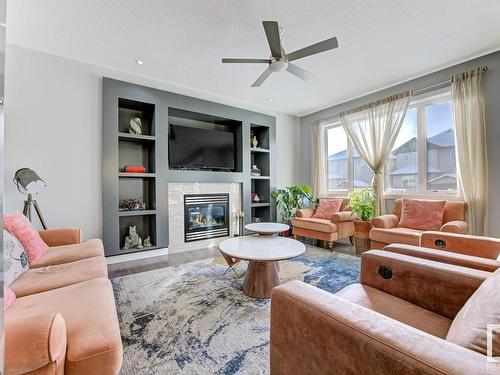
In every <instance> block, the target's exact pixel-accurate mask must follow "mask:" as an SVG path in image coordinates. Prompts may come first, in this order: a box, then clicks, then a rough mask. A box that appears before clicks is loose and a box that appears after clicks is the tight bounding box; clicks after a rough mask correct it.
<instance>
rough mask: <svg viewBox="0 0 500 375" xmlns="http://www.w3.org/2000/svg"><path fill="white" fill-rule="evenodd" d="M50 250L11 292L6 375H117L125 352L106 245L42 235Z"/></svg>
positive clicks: (65, 233)
mask: <svg viewBox="0 0 500 375" xmlns="http://www.w3.org/2000/svg"><path fill="white" fill-rule="evenodd" d="M40 235H41V237H42V239H43V240H44V241H45V242H46V243H47V244H48V245H49V246H50V248H49V250H48V252H47V253H46V254H45V255H44V256H43V257H42V258H40V259H39V260H38V261H37V262H36V263H33V264H31V265H30V270H29V271H27V272H25V273H24V274H22V275H21V276H19V277H18V278H17V279H16V280H15V281H14V282H13V283H12V284H10V286H9V287H10V288H11V289H12V291H13V292H14V293H15V294H16V300H15V301H14V302H13V303H12V305H11V306H10V307H9V308H8V309H7V311H6V312H5V373H6V374H25V373H29V374H54V375H55V374H57V375H59V374H103V375H104V374H117V373H118V372H119V370H120V367H121V363H122V355H123V348H122V342H121V336H120V328H119V325H118V318H117V314H116V306H115V301H114V295H113V289H112V287H111V283H110V281H109V280H108V278H107V276H108V273H107V266H106V260H105V258H104V251H103V246H102V242H101V241H100V240H90V241H86V242H83V243H80V239H81V233H80V231H79V230H74V229H60V230H57V229H56V230H46V231H41V232H40Z"/></svg>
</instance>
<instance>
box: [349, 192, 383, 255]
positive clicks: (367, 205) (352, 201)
mask: <svg viewBox="0 0 500 375" xmlns="http://www.w3.org/2000/svg"><path fill="white" fill-rule="evenodd" d="M348 198H349V206H348V207H349V208H351V209H352V211H353V212H354V213H355V214H356V215H357V216H358V220H354V245H355V247H356V253H358V254H362V253H363V252H365V251H366V250H368V247H369V246H370V239H369V234H370V229H372V223H371V221H370V220H371V219H372V218H373V217H374V216H375V211H376V209H377V200H376V199H375V196H374V193H373V187H372V186H371V185H369V186H366V187H364V188H359V189H355V190H354V191H352V192H351V193H349V195H348Z"/></svg>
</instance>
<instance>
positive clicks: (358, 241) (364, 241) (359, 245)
mask: <svg viewBox="0 0 500 375" xmlns="http://www.w3.org/2000/svg"><path fill="white" fill-rule="evenodd" d="M370 242H371V241H370V238H362V237H356V236H354V247H355V248H356V254H358V255H361V254H363V253H364V252H365V251H368V250H370Z"/></svg>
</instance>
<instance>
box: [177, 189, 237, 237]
mask: <svg viewBox="0 0 500 375" xmlns="http://www.w3.org/2000/svg"><path fill="white" fill-rule="evenodd" d="M226 236H229V194H186V195H184V241H185V242H192V241H200V240H206V239H209V238H216V237H226Z"/></svg>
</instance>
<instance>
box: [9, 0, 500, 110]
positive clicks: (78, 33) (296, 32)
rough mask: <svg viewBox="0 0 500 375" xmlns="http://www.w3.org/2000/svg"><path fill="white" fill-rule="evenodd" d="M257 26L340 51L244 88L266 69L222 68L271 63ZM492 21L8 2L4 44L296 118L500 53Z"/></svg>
mask: <svg viewBox="0 0 500 375" xmlns="http://www.w3.org/2000/svg"><path fill="white" fill-rule="evenodd" d="M263 20H277V21H278V22H279V23H280V24H281V25H282V26H283V27H284V36H283V45H284V48H285V50H286V51H287V52H291V51H293V50H295V49H298V48H302V47H304V46H306V45H309V44H311V43H315V42H318V41H321V40H323V39H326V38H329V37H331V36H337V38H338V41H339V48H338V49H336V50H333V51H329V52H325V53H323V54H320V55H315V56H311V57H307V58H304V59H303V60H298V61H296V63H297V65H299V66H301V67H303V68H305V69H308V70H310V71H312V72H314V73H315V77H314V78H313V79H312V80H311V81H308V82H303V81H301V80H299V79H297V78H296V77H294V76H292V75H290V74H288V73H286V72H283V73H279V74H273V75H272V76H271V77H270V78H269V79H268V81H266V82H265V83H264V85H263V86H262V87H260V88H251V87H250V85H251V83H252V82H253V81H254V80H255V79H256V78H257V77H258V76H259V75H260V74H261V73H262V71H263V70H264V69H265V66H262V65H260V64H256V65H246V64H245V65H236V64H224V65H223V64H221V62H220V59H221V57H261V58H266V57H268V56H269V49H268V46H267V41H266V38H265V34H264V30H263V28H262V23H261V22H262V21H263ZM499 20H500V1H499V0H481V1H477V0H460V1H457V0H438V1H436V0H419V1H415V0H400V1H396V0H392V1H391V0H364V1H363V0H349V1H345V0H314V1H311V0H302V1H292V0H280V1H270V0H252V1H248V0H190V1H187V0H169V1H165V0H148V1H143V0H142V1H141V0H105V1H103V0H86V1H83V0H44V1H39V0H9V1H8V4H7V27H8V29H7V42H8V43H13V44H18V45H21V46H24V47H27V48H31V49H36V50H41V51H44V52H48V53H52V54H56V55H59V56H64V57H68V58H72V59H76V60H81V61H85V62H89V63H92V64H97V65H102V66H106V67H110V68H113V69H116V70H120V71H126V72H130V73H133V74H139V75H142V76H146V77H149V78H152V79H155V80H160V81H166V82H170V83H173V84H176V85H180V86H183V87H188V88H192V89H196V90H200V91H202V92H211V93H213V94H215V95H218V96H222V97H226V98H230V99H232V100H237V101H240V102H242V103H250V104H252V105H255V106H259V107H263V108H267V109H270V110H275V111H280V112H285V113H290V114H294V115H298V116H302V115H305V114H308V113H310V112H314V111H316V110H319V109H323V108H325V107H329V106H331V105H334V104H337V103H340V102H342V101H345V100H348V99H351V98H354V97H358V96H360V95H363V94H365V93H368V92H372V91H374V90H377V89H380V88H383V87H387V86H389V85H391V84H394V83H398V82H401V81H405V80H407V79H411V78H414V77H417V76H419V75H422V74H425V73H428V72H431V71H434V70H437V69H439V68H442V67H446V66H449V65H453V64H455V63H457V62H460V61H464V60H468V59H470V58H472V57H476V56H478V55H481V54H484V53H487V52H490V51H494V50H497V49H500V21H499ZM136 59H142V60H144V65H142V66H140V65H137V64H136V63H135V60H136ZM267 98H272V102H268V101H267V100H266V99H267Z"/></svg>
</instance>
